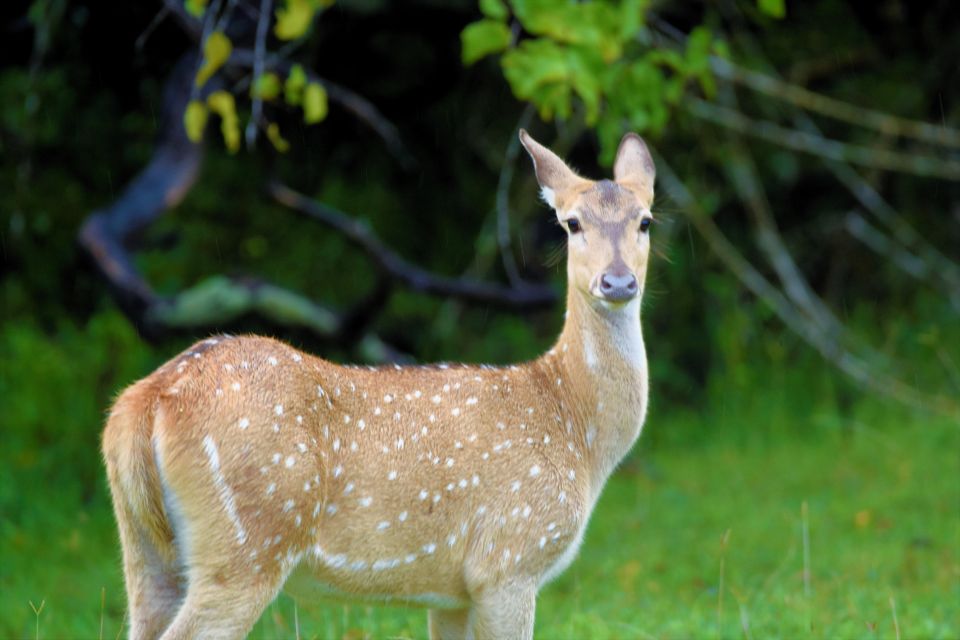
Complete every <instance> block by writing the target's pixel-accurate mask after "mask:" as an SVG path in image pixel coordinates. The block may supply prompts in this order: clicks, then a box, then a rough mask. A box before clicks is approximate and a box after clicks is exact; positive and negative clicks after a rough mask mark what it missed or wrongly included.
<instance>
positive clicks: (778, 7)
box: [757, 0, 787, 20]
mask: <svg viewBox="0 0 960 640" xmlns="http://www.w3.org/2000/svg"><path fill="white" fill-rule="evenodd" d="M757 7H758V8H759V9H760V12H761V13H765V14H766V15H768V16H770V17H771V18H777V19H778V20H779V19H780V18H783V17H784V16H785V15H787V7H786V3H785V2H784V0H757Z"/></svg>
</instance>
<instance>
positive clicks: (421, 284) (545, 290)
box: [268, 182, 557, 309]
mask: <svg viewBox="0 0 960 640" xmlns="http://www.w3.org/2000/svg"><path fill="white" fill-rule="evenodd" d="M268 191H269V193H270V195H271V196H272V197H273V198H274V199H275V200H276V201H277V202H279V203H281V204H283V205H285V206H287V207H290V208H291V209H293V210H295V211H299V212H300V213H302V214H304V215H306V216H308V217H310V218H312V219H314V220H317V221H318V222H321V223H322V224H325V225H326V226H328V227H330V228H332V229H334V230H335V231H337V232H338V233H340V234H342V235H343V236H344V237H345V238H346V239H347V240H348V241H349V242H351V243H352V244H354V245H355V246H357V247H358V248H359V249H361V250H362V251H363V252H364V253H366V254H367V256H368V257H369V258H370V259H371V260H372V261H373V263H374V265H375V266H376V267H377V269H378V270H379V271H380V272H381V273H383V274H384V275H386V276H388V277H390V278H391V279H393V280H395V281H396V282H399V283H401V284H403V285H404V286H406V287H408V288H410V289H412V290H413V291H417V292H420V293H428V294H433V295H440V296H445V297H448V298H456V299H459V300H463V301H467V302H474V303H480V304H489V305H494V306H499V307H503V308H508V309H538V308H546V307H550V306H552V305H553V304H554V303H555V302H556V300H557V295H556V293H555V292H554V290H553V289H552V288H550V287H548V286H545V285H532V284H531V285H523V286H519V287H504V286H502V285H498V284H493V283H487V282H479V281H476V280H470V279H467V278H452V277H448V276H442V275H438V274H435V273H432V272H430V271H427V270H425V269H423V268H421V267H418V266H415V265H412V264H410V263H409V262H407V261H406V260H405V259H403V258H401V257H400V256H399V255H398V254H397V253H396V252H395V251H393V250H392V249H390V248H389V247H387V246H386V245H384V244H383V242H382V241H381V240H380V239H379V238H377V236H376V235H375V234H374V233H373V232H372V231H371V230H370V228H369V227H368V226H367V225H365V224H364V223H363V222H361V221H360V220H358V219H357V218H354V217H351V216H348V215H346V214H345V213H343V212H341V211H338V210H337V209H334V208H333V207H330V206H328V205H325V204H322V203H320V202H317V201H316V200H313V199H311V198H308V197H307V196H305V195H303V194H301V193H298V192H296V191H294V190H293V189H291V188H289V187H287V186H285V185H283V184H280V183H278V182H271V183H270V184H269V185H268Z"/></svg>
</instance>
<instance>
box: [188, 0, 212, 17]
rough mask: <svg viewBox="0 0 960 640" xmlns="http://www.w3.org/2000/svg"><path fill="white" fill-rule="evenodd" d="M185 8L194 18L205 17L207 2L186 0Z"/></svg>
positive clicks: (205, 0)
mask: <svg viewBox="0 0 960 640" xmlns="http://www.w3.org/2000/svg"><path fill="white" fill-rule="evenodd" d="M183 8H184V9H186V10H187V13H189V14H190V15H192V16H193V17H194V18H200V17H203V12H204V11H206V10H207V0H186V1H185V2H184V3H183Z"/></svg>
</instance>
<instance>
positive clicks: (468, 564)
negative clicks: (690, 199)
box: [104, 140, 652, 639]
mask: <svg viewBox="0 0 960 640" xmlns="http://www.w3.org/2000/svg"><path fill="white" fill-rule="evenodd" d="M525 144H527V145H528V149H531V144H532V145H536V143H535V142H532V141H531V140H525ZM640 144H642V143H640ZM540 149H542V147H539V145H537V146H536V147H533V148H532V149H531V153H532V154H533V155H534V159H535V163H536V164H537V169H538V177H540V179H541V184H542V185H543V186H544V189H545V191H547V190H549V191H550V194H549V195H550V196H552V197H554V198H556V197H557V196H558V195H560V196H563V197H568V198H570V197H573V194H574V193H575V192H576V189H577V188H582V189H588V188H592V189H594V190H596V188H595V187H593V185H594V183H589V182H588V181H584V180H581V179H579V178H577V179H576V180H577V181H578V182H574V183H571V184H567V185H565V186H566V190H565V191H564V190H563V189H558V188H557V186H558V185H557V184H556V180H555V179H554V180H552V181H551V176H546V177H545V176H544V175H541V174H543V173H544V164H545V163H546V162H550V161H552V158H555V156H552V154H550V156H542V157H541V156H538V155H537V152H538V151H539V150H540ZM543 151H545V152H546V153H547V154H549V151H546V150H545V149H544V150H543ZM643 151H644V152H645V148H643ZM551 156H552V158H551ZM557 160H558V159H557ZM619 162H620V160H618V163H619ZM564 168H565V167H564ZM571 175H572V173H571ZM601 185H603V183H601ZM609 185H613V186H609ZM650 186H651V187H652V176H651V183H650ZM600 190H601V191H604V190H605V191H606V193H604V194H597V195H598V197H602V200H604V201H605V202H604V204H605V205H608V206H609V207H611V208H615V207H617V206H620V205H619V203H621V200H623V201H627V200H626V199H627V197H628V194H627V193H619V190H622V191H624V192H626V191H627V189H625V188H623V187H621V186H618V185H616V184H615V183H609V182H608V183H606V185H603V186H602V187H601V188H600ZM614 191H617V192H616V193H615V192H614ZM642 195H643V197H646V198H649V197H650V196H651V195H652V191H651V192H650V193H644V194H642ZM577 197H580V196H577ZM598 202H599V201H598ZM641 204H642V202H641ZM646 204H647V208H648V207H649V200H648V201H647V202H646ZM581 206H584V205H581ZM561 207H562V205H561V206H558V207H557V210H558V213H559V212H560V211H561V210H562V209H561ZM620 209H623V206H620ZM594 213H595V212H594ZM582 215H587V214H586V213H582ZM628 217H629V216H628ZM611 247H612V251H613V253H615V254H616V253H618V252H621V253H625V252H623V250H622V248H621V247H618V246H617V244H616V243H612V244H611ZM643 259H644V262H643V265H642V267H643V270H645V266H646V264H645V259H646V254H645V253H644V255H643ZM602 260H607V261H609V256H607V257H604V258H602ZM621 261H622V256H621ZM633 269H634V270H637V268H636V267H633ZM640 275H641V277H642V275H643V273H642V271H641V273H640ZM573 277H576V274H574V273H571V278H573ZM604 277H605V276H604ZM611 277H612V279H613V280H616V277H615V276H611ZM598 286H599V285H598ZM604 286H606V282H604ZM633 286H634V288H633V290H632V291H633V295H632V296H631V297H629V299H627V300H625V301H624V302H623V303H622V304H613V305H610V304H604V305H602V306H601V308H599V310H598V308H597V307H596V305H595V304H594V303H593V302H591V301H590V300H589V299H587V298H585V297H584V295H583V293H582V292H581V291H579V290H577V289H575V288H574V287H571V290H570V292H569V293H568V314H567V321H566V325H565V328H564V331H563V333H562V334H561V336H560V339H559V340H558V342H557V344H556V345H555V347H554V348H553V349H551V350H550V351H549V352H548V353H547V354H545V355H544V356H542V357H541V358H539V359H537V360H535V361H532V362H528V363H524V364H520V365H515V366H508V367H477V366H464V365H449V366H448V365H435V366H424V367H378V368H370V367H350V366H340V365H336V364H332V363H330V362H327V361H324V360H322V359H319V358H316V357H313V356H311V355H308V354H305V353H302V352H300V351H297V350H296V349H293V348H292V347H290V346H288V345H286V344H283V343H281V342H278V341H275V340H271V339H267V338H259V337H215V338H211V339H208V340H205V341H202V342H200V343H198V344H196V345H194V346H193V347H192V348H191V349H190V350H188V351H187V352H185V353H183V354H181V355H180V356H178V357H177V358H175V359H174V360H172V361H170V362H169V363H167V364H166V365H164V366H163V367H161V368H160V369H158V370H157V371H156V372H155V373H153V374H152V375H151V376H149V377H147V378H145V379H144V380H142V381H140V382H138V383H136V384H135V385H133V386H132V387H131V388H129V389H128V390H127V391H125V392H124V393H123V394H122V395H121V397H120V398H119V399H118V401H117V403H116V405H115V406H114V408H113V411H112V413H111V416H110V419H109V421H108V424H107V428H106V431H105V433H104V452H105V457H106V461H107V467H108V471H109V479H110V485H111V490H112V493H113V497H114V506H115V510H116V513H117V519H118V523H119V526H120V531H121V537H122V542H123V547H124V564H125V574H126V579H127V590H128V597H129V600H130V606H131V635H132V636H133V637H138V638H139V637H145V638H153V637H158V636H160V635H161V634H162V635H163V637H164V638H171V639H172V638H181V637H237V636H242V635H243V634H245V633H246V632H248V631H249V629H250V626H251V625H252V624H253V623H254V622H255V621H256V619H257V618H258V617H259V615H260V613H261V612H262V610H263V609H264V608H265V607H266V605H267V604H268V603H269V602H270V601H271V600H272V599H273V598H274V597H276V595H277V593H278V592H279V590H280V589H281V588H282V587H283V586H284V585H285V584H286V588H287V590H288V591H290V592H291V593H292V594H293V595H294V596H295V597H298V598H310V597H314V596H334V597H342V598H348V599H350V600H358V599H360V600H363V599H367V600H375V601H393V602H397V603H407V604H418V605H423V606H427V607H430V608H431V635H433V636H442V637H490V638H499V637H529V636H530V635H531V634H532V628H533V610H534V600H535V596H536V592H537V590H538V589H539V588H540V586H542V585H543V584H544V583H545V582H546V581H548V580H550V579H552V578H553V577H555V576H556V575H558V574H559V573H560V572H562V571H563V570H564V569H565V568H566V567H567V566H568V565H569V564H570V562H572V561H573V559H574V557H575V555H576V552H577V549H578V547H579V544H580V541H581V540H582V537H583V533H584V530H585V528H586V525H587V520H588V518H589V516H590V513H591V511H592V509H593V506H594V504H595V502H596V500H597V498H598V496H599V494H600V491H601V489H602V488H603V485H604V483H605V482H606V479H607V477H608V476H609V474H610V472H611V471H612V470H613V468H614V467H615V466H616V465H617V463H619V461H620V460H621V459H622V458H623V456H624V455H626V453H627V452H628V451H629V449H630V447H631V446H632V444H633V443H634V442H635V440H636V439H637V436H638V435H639V433H640V428H641V425H642V422H643V418H644V415H645V413H646V405H647V367H646V356H645V351H644V345H643V339H642V335H641V332H640V317H639V296H638V293H637V292H636V281H635V280H634V285H633ZM621 293H623V292H622V291H621ZM623 295H626V294H623ZM617 302H620V300H619V299H618V300H617Z"/></svg>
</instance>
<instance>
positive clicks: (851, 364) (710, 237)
mask: <svg viewBox="0 0 960 640" xmlns="http://www.w3.org/2000/svg"><path fill="white" fill-rule="evenodd" d="M657 174H658V177H659V178H660V179H661V180H662V181H663V183H665V184H666V186H667V189H668V190H669V191H670V193H671V195H672V196H673V197H674V198H675V199H676V201H677V203H678V204H679V205H680V206H681V207H683V208H684V209H686V210H687V212H688V214H689V215H688V216H687V218H688V220H690V222H691V224H692V225H693V226H694V228H695V229H696V230H697V231H698V232H699V233H700V235H701V236H702V237H703V239H704V240H705V241H706V243H707V245H708V246H709V247H710V248H711V249H712V250H713V252H714V254H716V256H717V257H718V258H719V259H720V261H721V262H723V264H724V265H725V266H726V267H727V268H728V269H729V270H730V271H731V272H732V273H733V274H734V275H735V276H736V277H737V279H738V280H740V282H741V283H743V285H744V286H745V287H747V289H749V290H750V291H751V292H753V294H754V295H756V296H757V297H758V298H760V299H761V300H763V301H764V302H765V303H766V304H767V305H768V306H769V307H770V308H771V309H772V310H773V312H774V313H775V314H776V315H777V317H779V318H780V320H781V321H782V322H783V323H784V324H785V325H787V327H789V328H790V329H791V330H793V331H794V332H795V333H796V334H797V335H798V336H800V337H801V338H803V340H804V341H806V342H807V344H809V345H810V346H812V347H813V348H815V349H816V350H817V351H818V352H819V353H820V354H821V355H822V356H823V357H824V358H826V359H827V360H828V361H830V362H832V363H833V364H834V365H835V366H836V367H837V368H838V369H840V370H841V371H843V372H844V373H845V374H847V375H848V376H850V377H851V378H852V379H853V380H855V381H856V382H857V383H859V384H860V385H862V386H863V387H865V388H867V389H871V390H873V391H875V392H878V393H881V394H885V395H887V396H889V397H891V398H894V399H896V400H898V401H900V402H902V403H905V404H909V405H912V406H916V407H918V408H921V409H925V410H933V411H936V412H939V413H943V414H945V415H949V416H955V417H960V405H958V404H957V403H956V402H955V401H954V400H953V399H951V398H949V397H946V396H932V395H930V394H927V393H924V392H922V391H919V390H918V389H916V388H914V387H912V386H910V385H908V384H906V383H904V382H903V381H901V380H899V379H896V378H892V377H890V376H887V375H884V374H881V373H876V372H874V371H872V370H871V368H870V367H869V366H868V365H867V364H866V363H864V362H863V361H862V360H860V359H859V358H857V357H856V356H854V355H853V354H851V353H849V352H848V351H846V350H844V349H843V348H842V347H841V345H840V344H838V343H837V342H836V341H834V340H832V339H831V338H830V336H829V335H828V334H826V333H824V332H823V331H820V330H819V329H818V328H817V327H815V326H814V325H812V324H811V323H810V322H809V321H808V320H806V319H805V318H804V317H803V316H802V315H801V314H799V313H797V309H796V308H795V307H794V306H793V305H792V304H791V303H790V301H789V300H787V299H786V298H785V297H784V296H783V294H782V293H781V292H780V291H779V290H778V289H777V288H776V287H774V286H773V285H772V284H770V282H769V281H768V280H767V279H766V278H764V277H763V275H762V274H760V272H758V271H757V270H756V269H755V268H754V267H753V265H751V264H750V263H749V262H748V261H747V260H746V259H745V258H744V257H743V255H741V254H740V252H739V251H737V249H736V248H735V247H734V246H733V244H731V243H730V241H729V240H728V239H727V238H726V236H724V235H723V232H721V231H720V229H719V228H718V227H717V226H716V224H715V223H714V222H713V219H712V218H710V216H708V215H707V214H706V212H704V211H703V210H702V209H701V208H700V206H699V204H698V202H697V200H696V199H695V198H694V197H693V195H692V194H691V193H690V191H689V190H688V189H687V187H686V185H684V184H683V182H682V181H681V180H680V179H679V178H678V177H677V175H676V173H674V172H673V169H672V168H671V167H670V165H669V164H667V163H666V161H665V160H664V159H663V158H662V157H661V156H659V155H657Z"/></svg>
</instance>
